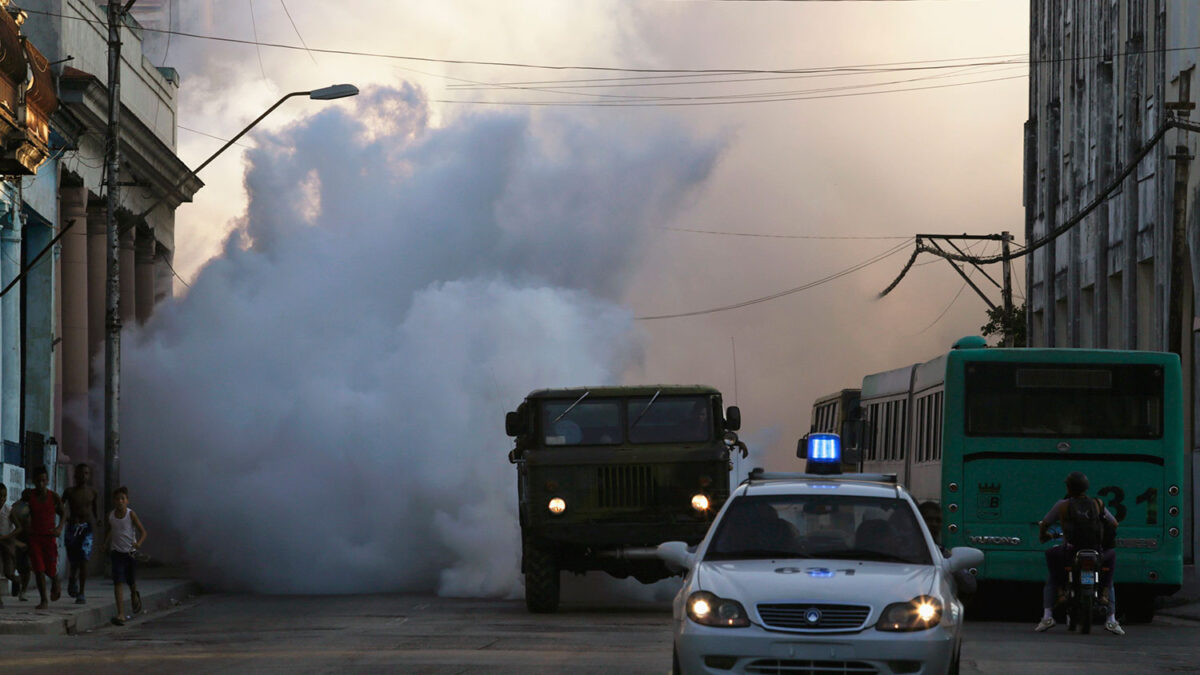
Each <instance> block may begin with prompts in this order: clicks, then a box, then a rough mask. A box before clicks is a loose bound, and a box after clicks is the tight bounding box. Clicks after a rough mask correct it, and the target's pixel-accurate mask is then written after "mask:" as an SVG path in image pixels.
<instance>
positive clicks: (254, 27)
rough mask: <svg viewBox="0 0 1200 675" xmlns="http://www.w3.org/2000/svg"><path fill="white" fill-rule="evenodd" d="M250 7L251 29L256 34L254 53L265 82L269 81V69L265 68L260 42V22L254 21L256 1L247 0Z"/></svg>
mask: <svg viewBox="0 0 1200 675" xmlns="http://www.w3.org/2000/svg"><path fill="white" fill-rule="evenodd" d="M246 2H247V3H249V5H250V28H251V30H252V31H253V32H254V51H255V52H256V53H257V54H258V69H259V70H260V71H262V77H263V81H264V82H266V81H268V80H267V69H266V68H264V67H263V60H262V45H261V44H260V43H259V41H258V22H256V21H255V20H254V0H246Z"/></svg>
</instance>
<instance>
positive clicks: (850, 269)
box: [634, 243, 907, 321]
mask: <svg viewBox="0 0 1200 675" xmlns="http://www.w3.org/2000/svg"><path fill="white" fill-rule="evenodd" d="M905 246H907V244H906V243H901V244H898V245H896V246H893V247H891V248H889V249H887V250H886V251H884V252H882V253H880V254H877V255H875V256H873V257H871V258H868V259H866V260H864V261H862V262H860V263H857V264H854V265H851V266H850V267H847V268H845V269H843V270H840V271H838V272H834V273H833V274H830V275H829V276H826V277H822V278H821V279H817V280H816V281H811V282H809V283H807V284H803V285H800V286H797V287H795V288H789V289H788V290H786V291H779V292H778V293H772V294H771V295H765V296H763V297H760V298H754V299H753V300H745V301H743V302H738V303H734V304H732V305H724V306H722V307H713V308H711V309H701V310H696V311H694V312H680V313H678V314H658V315H654V316H638V317H634V320H635V321H655V320H658V319H678V318H681V317H685V316H699V315H701V314H715V313H717V312H725V311H728V310H731V309H739V308H742V307H748V306H750V305H757V304H759V303H762V302H767V301H769V300H776V299H778V298H782V297H784V296H787V295H792V294H793V293H799V292H800V291H806V290H808V289H810V288H814V287H816V286H820V285H822V284H826V283H829V282H830V281H833V280H835V279H840V278H841V277H844V276H846V275H847V274H852V273H854V272H857V271H859V270H861V269H863V268H865V267H869V266H871V265H874V264H875V263H877V262H879V261H881V260H885V259H887V258H890V257H891V256H893V255H895V254H897V253H899V252H900V251H903V250H904V247H905Z"/></svg>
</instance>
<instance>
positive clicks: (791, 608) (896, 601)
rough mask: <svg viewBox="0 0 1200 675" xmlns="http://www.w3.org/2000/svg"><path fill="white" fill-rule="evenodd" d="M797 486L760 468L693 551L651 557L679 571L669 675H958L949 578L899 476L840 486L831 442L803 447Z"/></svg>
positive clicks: (977, 556)
mask: <svg viewBox="0 0 1200 675" xmlns="http://www.w3.org/2000/svg"><path fill="white" fill-rule="evenodd" d="M798 454H803V455H806V456H807V464H806V473H803V474H778V473H766V472H763V471H762V470H760V469H756V470H755V471H754V472H752V473H751V474H750V477H749V478H748V479H747V480H746V481H744V482H742V484H741V485H740V486H738V488H737V489H736V490H735V491H734V492H733V494H732V495H731V496H730V498H729V500H728V501H727V502H726V503H725V505H724V507H723V508H722V509H721V511H720V513H719V514H718V515H717V518H716V519H715V520H714V522H713V524H712V526H711V527H710V528H709V530H708V534H707V535H706V536H705V538H704V540H703V541H701V542H700V543H699V544H698V545H697V546H696V547H695V548H694V550H693V549H689V548H688V546H687V544H685V543H684V542H667V543H665V544H662V545H660V546H659V547H658V550H657V554H658V556H659V557H660V558H662V559H663V560H664V561H666V562H667V564H668V565H670V566H674V567H675V568H677V569H682V570H685V571H686V574H685V577H684V583H683V587H682V589H681V590H680V591H679V594H678V595H677V596H676V597H675V607H674V642H675V644H674V648H675V653H674V658H675V663H674V672H676V673H686V674H688V675H691V674H693V673H795V674H808V675H815V674H817V673H835V672H836V673H864V674H865V673H875V674H878V675H892V674H899V673H909V674H918V673H919V674H921V675H927V674H929V673H957V672H958V662H959V652H960V648H961V645H962V618H963V609H962V603H961V602H959V600H958V598H957V597H956V594H955V586H954V580H953V576H952V575H953V573H954V572H955V571H957V570H963V569H971V568H974V567H977V566H978V565H980V564H981V563H982V562H983V552H982V551H980V550H978V549H975V548H967V547H962V548H955V549H953V550H952V551H951V552H950V555H949V556H948V557H944V556H943V555H942V553H941V551H940V549H939V547H938V546H937V545H935V544H934V542H933V539H932V538H931V537H930V535H929V531H928V529H927V528H926V527H925V525H924V523H923V522H922V520H921V518H920V514H919V512H918V510H917V507H916V504H915V503H914V502H913V500H912V498H911V497H910V496H909V495H908V493H907V492H906V491H905V490H904V488H903V487H901V486H900V485H898V484H897V483H896V479H895V476H891V475H867V474H841V445H840V439H839V438H838V436H837V435H836V434H815V433H814V434H810V435H809V437H808V443H807V448H804V447H802V448H801V450H800V452H799V453H798Z"/></svg>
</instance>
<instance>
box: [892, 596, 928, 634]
mask: <svg viewBox="0 0 1200 675" xmlns="http://www.w3.org/2000/svg"><path fill="white" fill-rule="evenodd" d="M941 620H942V602H941V600H938V599H937V598H935V597H932V596H928V595H922V596H919V597H916V598H913V599H912V600H910V601H909V602H894V603H892V604H890V605H888V606H887V607H885V608H884V609H883V613H882V614H880V615H879V622H878V623H877V624H875V628H876V629H878V630H886V631H914V630H926V629H929V628H933V627H934V626H936V625H938V623H940V622H941Z"/></svg>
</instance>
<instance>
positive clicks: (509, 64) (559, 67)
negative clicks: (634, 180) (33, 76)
mask: <svg viewBox="0 0 1200 675" xmlns="http://www.w3.org/2000/svg"><path fill="white" fill-rule="evenodd" d="M875 1H880V0H875ZM20 9H21V10H22V11H24V12H26V13H27V14H36V15H41V16H53V17H57V18H61V19H69V20H74V21H82V22H85V23H91V24H96V25H107V23H106V22H105V21H103V20H99V19H89V18H86V17H82V16H77V15H68V14H63V13H61V12H51V11H48V10H38V9H29V8H25V7H22V8H20ZM143 30H144V31H146V32H151V33H164V34H171V35H176V36H179V37H186V38H193V39H199V40H212V41H215V42H226V43H231V44H252V45H257V46H260V47H271V48H275V49H290V50H294V51H310V52H313V53H319V54H333V55H340V56H360V57H369V58H380V59H394V60H405V61H421V62H426V63H443V64H452V65H475V66H495V67H504V68H526V69H537V70H552V71H565V70H583V71H596V72H617V73H664V74H666V73H696V74H698V73H717V74H754V73H763V74H770V73H774V74H779V73H798V72H805V70H810V71H811V70H814V69H798V68H767V69H761V68H622V67H616V66H591V65H578V64H545V63H527V62H518V61H486V60H475V59H451V58H437V57H429V56H412V55H404V54H389V53H384V52H367V51H357V50H350V49H324V48H319V47H313V48H307V47H305V46H299V47H297V46H296V45H288V44H282V43H277V42H262V41H259V40H257V39H256V40H245V39H240V38H231V37H225V36H220V35H204V34H200V33H190V32H187V31H179V30H173V29H170V28H153V27H149V26H146V27H143ZM1196 50H1200V46H1192V47H1160V48H1157V49H1145V50H1130V51H1125V52H1114V53H1112V54H1100V55H1084V56H1065V57H1059V58H1054V59H1028V58H1026V59H1025V60H1024V61H1021V62H1023V63H1027V64H1029V65H1030V66H1034V65H1047V64H1053V63H1062V62H1067V61H1085V60H1096V59H1109V58H1114V59H1115V58H1118V57H1126V56H1136V55H1144V54H1158V53H1169V52H1180V51H1196ZM1020 56H1022V55H1021V54H1007V55H1001V56H993V57H957V58H952V59H926V60H923V61H900V62H893V63H885V64H874V65H890V66H903V65H917V64H926V63H945V62H948V61H964V60H967V59H970V58H980V59H995V58H1008V57H1014V58H1015V57H1020ZM959 65H970V64H959ZM862 67H872V66H834V67H827V68H823V69H820V70H832V69H838V68H862Z"/></svg>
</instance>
